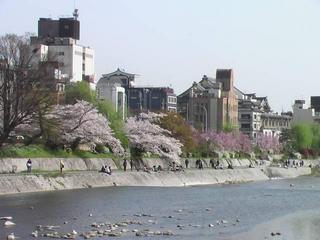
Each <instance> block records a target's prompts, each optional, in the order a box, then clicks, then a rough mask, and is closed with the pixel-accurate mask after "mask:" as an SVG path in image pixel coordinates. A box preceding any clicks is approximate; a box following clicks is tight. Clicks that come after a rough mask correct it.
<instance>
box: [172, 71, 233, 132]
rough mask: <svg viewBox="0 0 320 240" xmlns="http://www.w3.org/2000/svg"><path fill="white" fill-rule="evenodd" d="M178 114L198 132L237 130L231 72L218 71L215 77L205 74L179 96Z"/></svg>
mask: <svg viewBox="0 0 320 240" xmlns="http://www.w3.org/2000/svg"><path fill="white" fill-rule="evenodd" d="M178 112H179V113H180V114H181V115H182V116H183V117H184V118H185V119H186V120H187V122H189V123H190V124H191V125H193V126H194V127H196V128H198V129H203V130H204V131H206V130H216V131H221V130H222V129H223V127H224V126H226V125H227V124H231V125H232V126H234V127H235V128H238V102H237V97H236V92H235V90H234V79H233V71H232V69H218V70H217V71H216V78H215V79H214V78H210V77H207V76H206V75H204V76H203V78H202V80H201V81H200V82H199V83H197V82H194V83H193V85H192V86H191V87H190V88H189V89H187V90H186V91H185V92H183V93H182V94H180V95H179V96H178Z"/></svg>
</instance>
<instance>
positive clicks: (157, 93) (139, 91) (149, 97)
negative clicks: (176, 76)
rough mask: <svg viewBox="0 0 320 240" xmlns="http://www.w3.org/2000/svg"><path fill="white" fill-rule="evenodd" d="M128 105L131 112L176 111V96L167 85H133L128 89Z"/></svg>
mask: <svg viewBox="0 0 320 240" xmlns="http://www.w3.org/2000/svg"><path fill="white" fill-rule="evenodd" d="M128 105H129V110H130V112H131V113H134V114H138V113H140V112H147V111H150V112H166V111H169V112H177V97H176V95H175V94H174V91H173V89H172V88H168V87H134V88H129V89H128Z"/></svg>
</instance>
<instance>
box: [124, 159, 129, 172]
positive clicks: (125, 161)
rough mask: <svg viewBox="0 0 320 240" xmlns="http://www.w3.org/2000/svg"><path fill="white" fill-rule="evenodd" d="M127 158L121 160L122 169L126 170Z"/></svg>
mask: <svg viewBox="0 0 320 240" xmlns="http://www.w3.org/2000/svg"><path fill="white" fill-rule="evenodd" d="M127 164H128V163H127V159H125V160H124V161H123V170H124V171H127Z"/></svg>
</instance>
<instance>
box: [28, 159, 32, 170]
mask: <svg viewBox="0 0 320 240" xmlns="http://www.w3.org/2000/svg"><path fill="white" fill-rule="evenodd" d="M31 168H32V161H31V159H30V158H29V160H28V161H27V171H28V173H31Z"/></svg>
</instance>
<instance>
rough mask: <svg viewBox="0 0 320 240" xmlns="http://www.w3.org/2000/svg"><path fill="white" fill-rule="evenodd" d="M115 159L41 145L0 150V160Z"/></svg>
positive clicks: (8, 147)
mask: <svg viewBox="0 0 320 240" xmlns="http://www.w3.org/2000/svg"><path fill="white" fill-rule="evenodd" d="M41 157H43V158H44V157H45V158H54V157H59V158H73V157H80V158H116V156H114V155H113V154H112V153H99V154H95V153H91V152H86V151H80V150H77V151H72V152H66V151H64V150H62V149H57V150H53V149H50V148H46V147H45V146H43V145H29V146H23V145H22V146H7V147H2V148H1V149H0V158H41Z"/></svg>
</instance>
